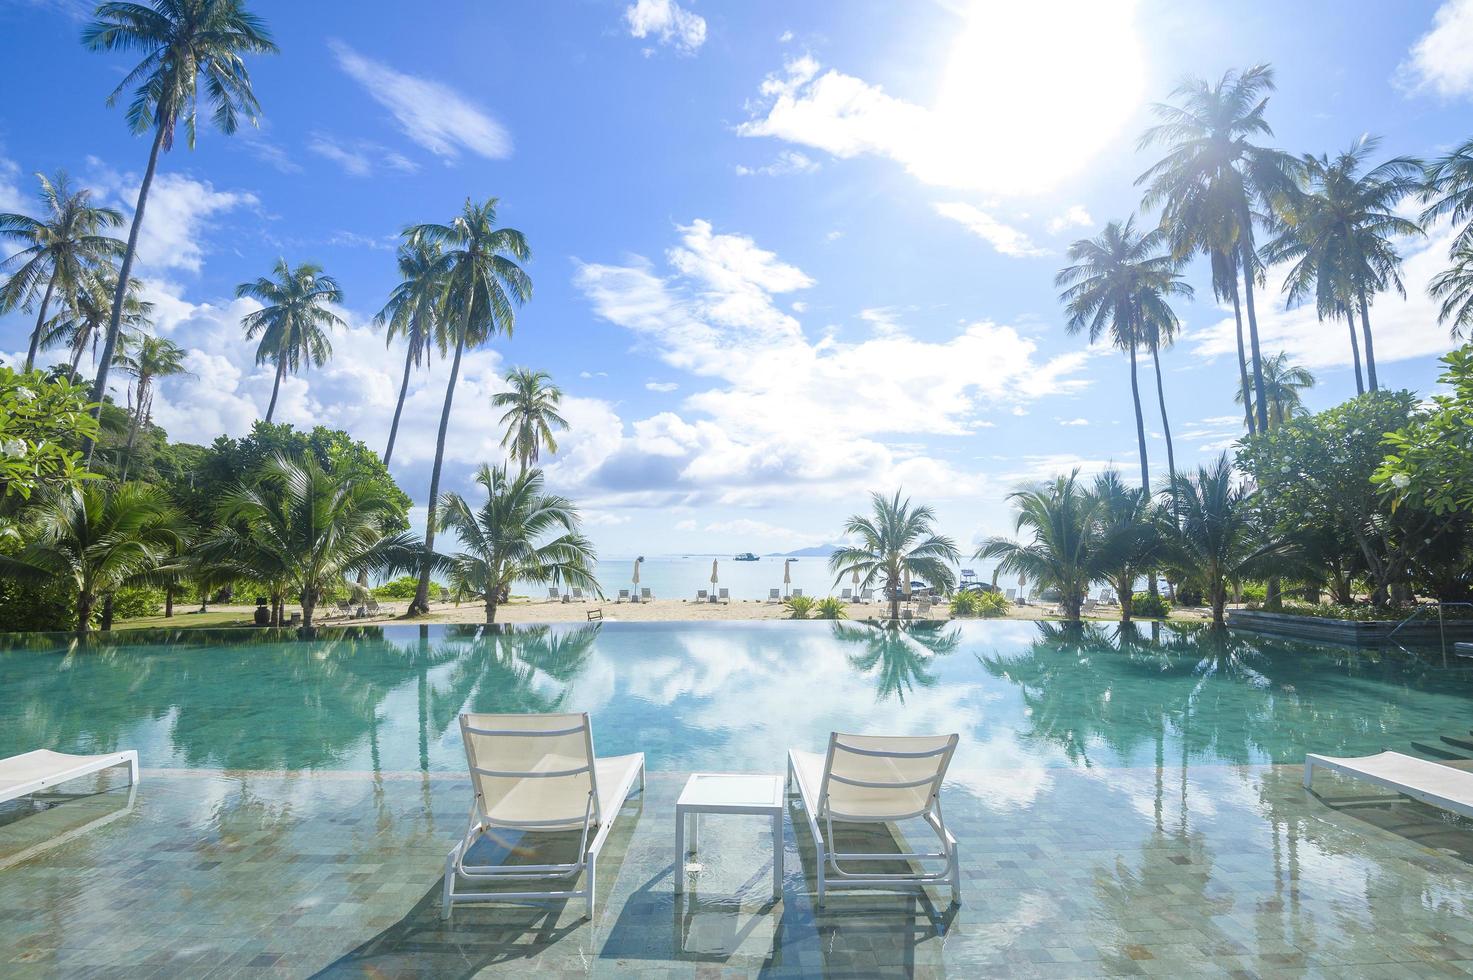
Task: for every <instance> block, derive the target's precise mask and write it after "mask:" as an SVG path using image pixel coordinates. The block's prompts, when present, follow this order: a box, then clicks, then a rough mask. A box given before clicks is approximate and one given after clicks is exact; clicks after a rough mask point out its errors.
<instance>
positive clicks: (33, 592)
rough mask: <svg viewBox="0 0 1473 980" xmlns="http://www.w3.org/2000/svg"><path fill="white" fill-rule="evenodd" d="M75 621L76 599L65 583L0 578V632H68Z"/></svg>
mask: <svg viewBox="0 0 1473 980" xmlns="http://www.w3.org/2000/svg"><path fill="white" fill-rule="evenodd" d="M76 621H77V597H76V594H75V593H73V592H72V590H71V589H70V588H68V587H67V585H66V583H65V582H63V581H61V580H60V579H52V580H50V581H44V582H23V581H20V580H19V579H16V578H13V577H11V576H9V575H0V632H12V631H16V632H23V633H40V632H52V631H56V630H68V629H71V628H72V627H73V625H74V624H75V623H76Z"/></svg>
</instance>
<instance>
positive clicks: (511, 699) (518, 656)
mask: <svg viewBox="0 0 1473 980" xmlns="http://www.w3.org/2000/svg"><path fill="white" fill-rule="evenodd" d="M598 632H599V627H598V624H597V623H594V624H591V625H589V626H582V627H577V628H575V629H571V630H563V629H557V628H553V627H548V626H513V625H512V624H509V623H503V624H500V625H497V626H493V627H482V626H468V627H466V628H464V629H457V630H453V631H447V633H446V635H447V637H448V638H449V641H450V642H449V643H448V644H447V646H448V648H449V649H452V650H453V651H454V658H453V659H454V661H455V667H454V669H453V670H452V671H451V675H450V680H449V683H448V684H447V685H446V686H445V687H443V688H439V689H436V690H434V691H431V692H430V697H429V712H428V714H429V719H430V724H431V726H432V727H433V729H434V730H435V731H436V732H445V731H447V730H448V729H449V728H450V727H451V726H452V725H454V724H455V722H456V719H457V718H458V717H459V715H460V713H461V712H462V711H477V712H488V713H496V712H549V711H561V710H565V708H566V702H567V698H568V694H569V691H570V686H571V683H572V681H573V680H575V679H576V678H577V677H578V675H579V674H580V673H582V671H583V669H584V668H585V667H586V666H587V664H588V659H589V657H590V655H591V654H592V652H593V647H594V641H595V640H596V639H597V637H598ZM461 639H468V640H470V644H469V645H464V644H462V643H461V642H459V641H460V640H461ZM539 674H540V675H542V676H545V677H548V678H550V679H552V680H553V681H555V682H557V685H558V687H559V688H560V689H559V690H558V691H557V692H556V693H555V694H550V695H549V694H546V693H543V691H542V690H539V688H540V687H544V686H545V685H539V684H538V683H537V678H538V675H539Z"/></svg>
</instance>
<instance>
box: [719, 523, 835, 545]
mask: <svg viewBox="0 0 1473 980" xmlns="http://www.w3.org/2000/svg"><path fill="white" fill-rule="evenodd" d="M704 530H706V531H710V532H712V533H714V534H729V535H732V536H734V537H740V538H742V539H743V540H747V539H755V540H757V541H759V542H761V545H760V546H761V547H763V548H769V547H784V548H806V547H809V546H811V545H817V544H823V543H824V542H825V541H826V540H827V538H825V536H824V535H823V534H814V533H813V532H811V531H797V530H794V529H793V528H790V527H781V526H779V525H777V524H772V523H769V522H768V521H759V520H754V519H753V518H750V517H737V518H733V519H732V520H729V521H712V522H711V523H709V524H707V525H706V526H705V528H704Z"/></svg>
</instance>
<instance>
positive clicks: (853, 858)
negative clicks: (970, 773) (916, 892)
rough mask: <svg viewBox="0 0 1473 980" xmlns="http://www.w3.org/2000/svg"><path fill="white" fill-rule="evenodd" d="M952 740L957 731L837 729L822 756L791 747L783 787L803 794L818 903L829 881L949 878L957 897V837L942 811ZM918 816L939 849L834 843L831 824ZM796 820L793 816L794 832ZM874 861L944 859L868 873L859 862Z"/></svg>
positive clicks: (915, 884) (907, 884) (885, 884)
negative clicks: (839, 847) (850, 849)
mask: <svg viewBox="0 0 1473 980" xmlns="http://www.w3.org/2000/svg"><path fill="white" fill-rule="evenodd" d="M957 740H958V736H956V735H921V736H897V737H885V736H878V735H844V734H841V733H839V732H834V733H833V734H831V735H830V736H829V747H828V751H827V752H826V753H825V754H823V755H819V754H818V753H814V752H804V751H801V750H799V749H792V750H791V751H789V752H788V782H787V790H788V793H789V794H791V793H792V792H793V790H794V789H795V788H796V789H797V791H798V795H799V797H800V798H801V799H802V801H803V817H804V818H805V819H806V822H807V824H808V830H809V832H810V833H811V834H812V835H813V846H814V850H815V852H816V854H815V859H814V864H815V866H816V868H817V877H818V905H819V907H822V906H823V904H824V901H825V899H826V897H827V894H828V891H829V890H830V889H834V888H864V889H872V890H886V891H889V890H912V889H922V888H924V887H925V886H926V885H928V884H941V883H943V882H945V883H949V884H950V885H951V902H952V904H953V905H960V904H961V900H962V894H961V867H960V862H959V861H958V860H957V847H956V838H955V837H953V836H952V835H951V833H950V831H948V830H947V829H946V824H945V822H944V820H943V819H942V815H941V782H942V780H943V779H945V777H946V767H947V766H948V765H950V764H951V756H952V753H953V752H955V751H956V744H957ZM915 818H920V819H923V820H925V821H926V823H927V824H928V825H929V826H930V827H931V829H932V830H933V831H934V832H935V834H936V837H937V838H938V840H939V842H940V850H939V851H936V852H921V853H900V854H894V853H884V852H882V851H866V852H859V853H844V852H839V851H836V850H835V847H836V843H835V838H834V825H835V824H836V823H838V824H845V823H853V824H871V825H873V824H880V825H883V824H888V823H898V822H900V821H902V820H911V819H915ZM798 825H799V821H798V819H797V818H796V815H795V818H794V821H793V829H794V830H795V831H796V830H797V828H798ZM825 832H826V833H825ZM873 861H884V862H890V863H897V862H908V863H913V864H920V865H921V866H922V867H924V866H925V865H926V864H929V863H931V862H938V861H939V862H941V865H942V866H941V868H940V870H934V871H929V872H928V871H924V870H917V871H911V872H908V873H895V872H888V873H878V872H876V873H866V872H865V871H864V870H863V869H864V867H865V865H864V862H873Z"/></svg>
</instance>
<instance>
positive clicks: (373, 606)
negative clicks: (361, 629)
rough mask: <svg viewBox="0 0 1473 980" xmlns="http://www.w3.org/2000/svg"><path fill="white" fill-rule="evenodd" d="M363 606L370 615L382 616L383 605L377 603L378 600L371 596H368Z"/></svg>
mask: <svg viewBox="0 0 1473 980" xmlns="http://www.w3.org/2000/svg"><path fill="white" fill-rule="evenodd" d="M363 607H364V608H365V609H367V610H368V615H370V616H382V615H383V614H384V609H383V607H382V606H380V605H379V604H378V600H377V599H375V598H374V597H373V596H369V597H368V599H367V600H366V601H365V602H364V604H363Z"/></svg>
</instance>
